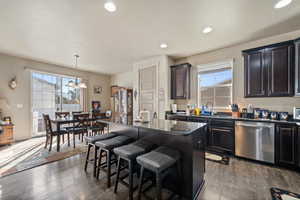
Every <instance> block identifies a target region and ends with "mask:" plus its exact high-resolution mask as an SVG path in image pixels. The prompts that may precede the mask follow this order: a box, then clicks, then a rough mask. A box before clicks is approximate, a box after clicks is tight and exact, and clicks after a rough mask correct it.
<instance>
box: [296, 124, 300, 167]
mask: <svg viewBox="0 0 300 200" xmlns="http://www.w3.org/2000/svg"><path fill="white" fill-rule="evenodd" d="M296 148H297V166H298V168H299V169H300V127H298V132H297V144H296Z"/></svg>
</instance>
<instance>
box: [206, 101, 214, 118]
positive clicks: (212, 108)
mask: <svg viewBox="0 0 300 200" xmlns="http://www.w3.org/2000/svg"><path fill="white" fill-rule="evenodd" d="M209 105H211V107H210V108H209ZM205 106H206V107H207V109H208V111H210V112H211V115H214V103H213V102H211V101H208V102H206V105H205Z"/></svg>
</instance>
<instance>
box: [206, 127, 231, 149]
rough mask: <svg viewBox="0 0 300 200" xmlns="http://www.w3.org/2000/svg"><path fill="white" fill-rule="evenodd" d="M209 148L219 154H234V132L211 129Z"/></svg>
mask: <svg viewBox="0 0 300 200" xmlns="http://www.w3.org/2000/svg"><path fill="white" fill-rule="evenodd" d="M208 134H209V136H208V147H209V149H210V150H215V151H218V152H226V153H233V146H234V139H233V130H232V129H227V128H209V133H208Z"/></svg>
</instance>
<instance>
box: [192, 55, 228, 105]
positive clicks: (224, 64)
mask: <svg viewBox="0 0 300 200" xmlns="http://www.w3.org/2000/svg"><path fill="white" fill-rule="evenodd" d="M233 63H234V59H229V60H224V61H221V62H215V63H208V64H203V65H198V66H197V78H196V79H197V86H196V88H197V105H198V107H200V106H201V103H200V101H201V97H200V94H199V73H201V72H202V73H203V72H208V71H213V70H218V69H224V68H231V73H232V82H231V91H230V92H231V96H230V97H231V99H230V102H231V104H232V103H233V87H234V74H233ZM213 103H215V102H213ZM214 109H217V110H218V109H219V110H229V109H230V108H229V107H215V105H214Z"/></svg>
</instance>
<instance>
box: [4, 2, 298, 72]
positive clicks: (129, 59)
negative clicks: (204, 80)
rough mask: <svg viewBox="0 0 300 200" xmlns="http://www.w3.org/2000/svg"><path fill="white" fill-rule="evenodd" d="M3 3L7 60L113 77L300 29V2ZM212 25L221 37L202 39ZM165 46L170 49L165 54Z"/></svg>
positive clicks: (214, 32) (214, 33)
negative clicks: (111, 6) (166, 58)
mask: <svg viewBox="0 0 300 200" xmlns="http://www.w3.org/2000/svg"><path fill="white" fill-rule="evenodd" d="M274 2H275V0H115V3H116V5H117V11H116V12H115V13H109V12H107V11H106V10H104V8H103V4H104V0H0V5H1V6H0V52H3V53H9V54H13V55H19V56H23V57H26V58H32V59H35V60H40V61H45V62H49V63H54V64H59V65H64V66H72V65H73V63H74V59H73V55H74V53H79V54H80V56H81V58H80V60H79V67H80V68H81V69H83V70H87V71H94V72H101V73H107V74H113V73H119V72H125V71H129V70H131V66H132V63H133V62H135V61H138V60H141V59H144V58H146V57H151V56H155V55H162V54H167V55H171V56H174V57H181V56H187V55H192V54H195V53H201V52H205V51H209V50H213V49H217V48H221V47H225V46H229V45H233V44H237V43H240V42H244V41H249V40H254V39H259V38H262V37H266V36H271V35H275V34H279V33H284V32H289V31H293V30H297V29H300V0H294V1H293V3H292V4H290V5H289V6H288V7H285V8H283V9H280V10H275V9H273V6H274ZM207 25H210V26H212V27H213V28H214V31H213V32H212V33H210V34H208V35H204V34H202V29H203V28H204V27H205V26H207ZM161 42H166V43H168V45H169V48H168V49H164V50H163V49H160V48H159V45H160V43H161Z"/></svg>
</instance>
